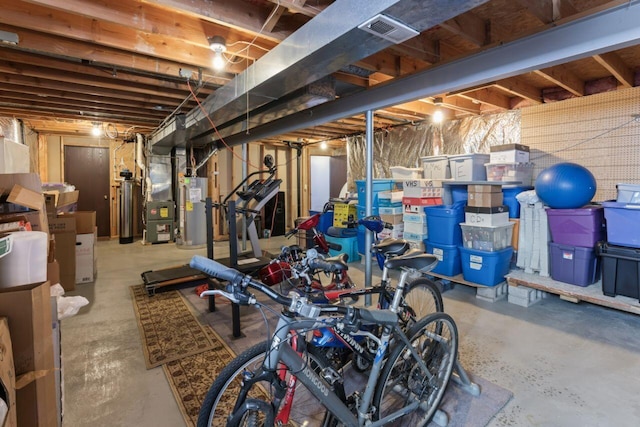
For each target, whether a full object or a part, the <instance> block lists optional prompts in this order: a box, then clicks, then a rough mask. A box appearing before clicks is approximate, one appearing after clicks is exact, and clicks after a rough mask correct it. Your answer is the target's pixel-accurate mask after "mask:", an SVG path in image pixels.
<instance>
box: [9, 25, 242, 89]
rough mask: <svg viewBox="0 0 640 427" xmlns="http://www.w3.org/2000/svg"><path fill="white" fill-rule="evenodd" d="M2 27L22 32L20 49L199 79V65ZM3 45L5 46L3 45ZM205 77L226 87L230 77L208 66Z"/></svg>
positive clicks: (152, 73)
mask: <svg viewBox="0 0 640 427" xmlns="http://www.w3.org/2000/svg"><path fill="white" fill-rule="evenodd" d="M0 30H2V31H8V32H13V33H16V34H18V37H19V38H20V44H19V45H18V46H17V47H15V49H17V50H23V51H25V52H35V53H41V54H45V55H49V56H54V57H65V58H75V59H79V60H82V61H85V62H86V63H88V64H93V65H104V66H108V65H110V66H112V67H115V68H118V69H120V68H123V69H125V70H129V71H132V70H135V71H139V72H140V73H142V74H148V75H152V76H155V77H157V78H161V77H162V76H168V77H172V78H175V77H177V76H179V75H180V70H189V71H191V72H192V73H193V77H192V78H193V80H194V81H197V80H198V78H199V75H198V74H199V70H198V67H194V66H193V65H192V64H180V63H178V62H173V61H168V60H164V59H160V58H153V57H151V56H147V55H143V54H137V53H134V52H127V51H124V50H120V49H115V48H110V47H105V46H99V45H96V44H94V43H91V42H84V41H80V40H72V39H68V38H66V37H62V36H56V35H53V34H45V33H42V32H39V31H32V30H28V29H24V28H18V27H13V26H10V25H5V24H0ZM0 48H1V47H0ZM200 71H201V72H202V78H203V80H204V81H206V82H207V85H208V86H222V85H224V84H225V83H227V82H228V80H229V78H224V76H223V75H220V76H216V75H214V74H213V73H212V72H210V71H209V70H208V69H202V68H200Z"/></svg>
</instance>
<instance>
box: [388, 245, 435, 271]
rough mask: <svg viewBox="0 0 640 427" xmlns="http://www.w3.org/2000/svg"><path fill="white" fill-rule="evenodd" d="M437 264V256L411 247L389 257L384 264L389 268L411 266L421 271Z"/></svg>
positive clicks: (430, 268)
mask: <svg viewBox="0 0 640 427" xmlns="http://www.w3.org/2000/svg"><path fill="white" fill-rule="evenodd" d="M437 264H438V258H436V257H435V255H432V254H425V253H424V252H422V251H421V250H420V249H412V250H410V251H409V252H407V253H405V254H404V255H400V256H397V257H393V258H389V259H388V260H386V261H385V263H384V266H385V267H387V268H388V269H390V270H393V269H399V268H403V267H404V268H411V269H414V270H418V271H420V272H422V273H427V272H429V271H431V270H433V268H434V267H435V266H436V265H437Z"/></svg>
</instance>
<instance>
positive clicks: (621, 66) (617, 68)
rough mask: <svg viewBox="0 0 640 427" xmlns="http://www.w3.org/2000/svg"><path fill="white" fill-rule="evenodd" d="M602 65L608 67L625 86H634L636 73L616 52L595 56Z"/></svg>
mask: <svg viewBox="0 0 640 427" xmlns="http://www.w3.org/2000/svg"><path fill="white" fill-rule="evenodd" d="M593 59H595V60H596V61H597V62H598V63H599V64H600V65H602V66H603V67H604V68H606V69H607V71H609V72H610V73H611V74H613V76H614V77H615V78H616V79H617V80H618V81H619V82H620V84H621V85H622V86H624V87H633V85H634V80H635V74H634V72H633V70H632V69H631V67H629V66H628V65H627V64H626V63H625V62H624V61H623V60H622V58H620V56H619V55H618V54H617V53H615V52H608V53H602V54H600V55H595V56H594V57H593Z"/></svg>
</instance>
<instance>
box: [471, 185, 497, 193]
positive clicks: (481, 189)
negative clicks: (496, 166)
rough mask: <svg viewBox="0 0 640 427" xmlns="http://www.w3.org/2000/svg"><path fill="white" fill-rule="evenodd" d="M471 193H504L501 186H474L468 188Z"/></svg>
mask: <svg viewBox="0 0 640 427" xmlns="http://www.w3.org/2000/svg"><path fill="white" fill-rule="evenodd" d="M467 191H468V192H469V193H502V186H501V185H483V184H473V185H468V186H467Z"/></svg>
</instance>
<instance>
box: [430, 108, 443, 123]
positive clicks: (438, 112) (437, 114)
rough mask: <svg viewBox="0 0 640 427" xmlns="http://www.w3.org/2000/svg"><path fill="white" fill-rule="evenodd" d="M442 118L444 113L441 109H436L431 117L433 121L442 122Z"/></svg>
mask: <svg viewBox="0 0 640 427" xmlns="http://www.w3.org/2000/svg"><path fill="white" fill-rule="evenodd" d="M442 119H444V114H443V113H442V111H441V110H436V111H435V112H434V113H433V117H432V120H433V123H442Z"/></svg>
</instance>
